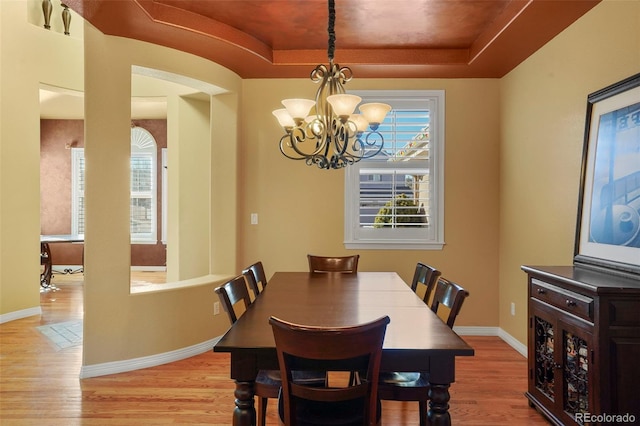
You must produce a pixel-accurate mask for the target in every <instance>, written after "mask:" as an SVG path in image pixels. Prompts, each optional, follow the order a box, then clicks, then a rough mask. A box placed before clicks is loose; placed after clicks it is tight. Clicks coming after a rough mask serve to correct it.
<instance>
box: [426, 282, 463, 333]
mask: <svg viewBox="0 0 640 426" xmlns="http://www.w3.org/2000/svg"><path fill="white" fill-rule="evenodd" d="M467 296H469V292H468V291H467V290H465V289H464V288H462V287H460V286H459V285H458V284H456V283H454V282H452V281H449V280H447V279H445V278H440V279H438V282H437V283H436V288H435V290H434V294H433V300H432V301H431V310H432V311H433V312H435V313H438V308H439V307H440V305H443V306H446V307H447V308H449V316H448V317H447V321H446V322H447V325H448V326H449V327H450V328H453V323H454V322H455V321H456V317H457V316H458V314H459V313H460V308H462V303H463V302H464V299H465V298H466V297H467Z"/></svg>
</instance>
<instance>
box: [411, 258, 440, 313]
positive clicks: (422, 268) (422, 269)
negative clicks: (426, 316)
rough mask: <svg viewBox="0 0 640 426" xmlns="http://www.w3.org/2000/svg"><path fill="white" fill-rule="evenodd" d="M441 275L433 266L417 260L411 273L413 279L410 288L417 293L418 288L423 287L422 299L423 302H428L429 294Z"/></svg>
mask: <svg viewBox="0 0 640 426" xmlns="http://www.w3.org/2000/svg"><path fill="white" fill-rule="evenodd" d="M441 275H442V272H440V271H439V270H437V269H436V268H434V267H433V266H429V265H425V264H424V263H421V262H418V263H417V264H416V270H415V272H414V274H413V280H412V281H411V290H413V292H414V293H416V294H418V291H419V289H420V288H422V287H424V295H423V296H422V300H423V301H424V303H427V304H428V303H429V301H430V300H431V294H432V293H433V289H434V288H435V287H436V283H437V282H438V278H440V276H441Z"/></svg>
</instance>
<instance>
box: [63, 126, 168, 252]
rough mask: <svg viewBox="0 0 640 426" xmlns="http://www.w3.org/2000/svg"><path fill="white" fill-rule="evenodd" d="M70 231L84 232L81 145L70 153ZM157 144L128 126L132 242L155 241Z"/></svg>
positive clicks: (149, 136) (82, 152) (83, 166)
mask: <svg viewBox="0 0 640 426" xmlns="http://www.w3.org/2000/svg"><path fill="white" fill-rule="evenodd" d="M71 156H72V158H71V164H72V173H71V179H72V182H71V186H72V206H71V230H72V232H73V233H74V234H84V219H85V216H84V177H85V161H84V148H73V149H72V152H71ZM156 164H157V144H156V141H155V139H154V138H153V136H152V135H151V133H149V132H148V131H147V130H145V129H143V128H142V127H137V126H136V127H132V128H131V210H130V215H131V216H130V217H131V242H132V243H138V244H141V243H142V244H144V243H154V244H155V243H156V242H157V228H158V227H157V216H158V215H157V207H156V206H157V198H158V197H157V189H156V188H157V186H156V185H157V178H156V170H157V167H156Z"/></svg>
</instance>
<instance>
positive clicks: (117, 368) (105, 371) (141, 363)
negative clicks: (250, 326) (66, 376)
mask: <svg viewBox="0 0 640 426" xmlns="http://www.w3.org/2000/svg"><path fill="white" fill-rule="evenodd" d="M221 338H222V336H218V337H215V338H213V339H211V340H207V341H206V342H202V343H198V344H196V345H193V346H189V347H186V348H182V349H176V350H175V351H170V352H165V353H161V354H156V355H151V356H146V357H141V358H134V359H128V360H123V361H114V362H105V363H102V364H94V365H83V366H82V368H81V369H80V378H81V379H87V378H89V377H98V376H106V375H109V374H117V373H124V372H127V371H134V370H140V369H143V368H149V367H156V366H158V365H162V364H168V363H170V362H174V361H180V360H182V359H185V358H189V357H192V356H196V355H200V354H202V353H205V352H207V351H210V350H212V349H213V347H214V346H215V344H216V343H218V341H219V340H220V339H221Z"/></svg>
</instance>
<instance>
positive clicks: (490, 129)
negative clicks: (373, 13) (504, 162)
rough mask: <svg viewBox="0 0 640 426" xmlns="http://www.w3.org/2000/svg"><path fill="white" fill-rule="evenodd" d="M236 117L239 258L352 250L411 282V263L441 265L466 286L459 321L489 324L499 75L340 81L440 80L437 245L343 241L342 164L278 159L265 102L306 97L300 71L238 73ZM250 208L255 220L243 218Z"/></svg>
mask: <svg viewBox="0 0 640 426" xmlns="http://www.w3.org/2000/svg"><path fill="white" fill-rule="evenodd" d="M243 86H244V88H243V103H242V113H241V116H242V117H243V118H245V120H246V121H245V122H246V125H244V126H243V127H242V129H243V130H242V145H241V152H240V158H241V166H240V173H241V176H242V178H241V185H242V186H243V187H244V190H243V191H241V196H242V203H241V208H240V212H241V215H240V218H241V219H240V230H241V240H240V241H241V244H242V247H241V250H240V253H241V254H240V259H241V260H242V263H243V264H249V263H252V262H254V261H256V260H262V262H263V263H264V266H265V268H266V270H267V275H268V276H270V275H272V274H273V273H274V272H276V271H303V270H307V269H308V265H307V258H306V254H307V253H314V254H320V255H332V254H336V255H337V254H348V253H355V252H357V253H360V255H361V259H360V264H359V269H360V270H363V271H385V270H392V271H397V272H398V273H399V274H400V275H401V276H402V278H404V280H405V281H410V280H411V278H412V275H413V271H414V269H415V265H416V262H418V261H422V262H426V263H429V264H432V265H434V266H436V267H437V268H439V269H441V270H442V271H443V273H444V275H446V276H447V277H449V278H451V279H452V280H454V281H458V282H459V283H460V284H461V285H463V286H465V287H466V288H468V289H469V292H470V293H471V297H470V298H469V300H468V302H465V308H464V309H463V312H462V314H461V316H460V317H459V319H458V324H459V325H467V326H469V325H474V326H497V325H498V315H497V301H498V299H497V292H498V257H497V256H498V204H499V200H498V194H499V192H498V183H499V180H498V171H499V162H498V159H499V155H498V154H499V134H498V129H499V127H498V118H499V103H498V101H499V91H498V88H499V82H498V80H492V79H457V80H421V79H416V80H365V79H358V76H357V75H356V76H355V78H354V80H353V81H352V82H349V83H348V86H347V88H348V89H353V90H365V89H405V90H406V89H444V90H445V96H446V101H445V102H446V129H445V138H446V143H445V219H444V221H445V242H446V245H445V247H444V249H443V250H442V251H429V250H357V251H348V250H346V249H345V248H344V245H343V239H344V235H343V233H344V225H343V223H344V171H340V170H339V171H335V170H319V169H317V168H315V167H309V166H307V165H305V164H304V162H302V161H293V160H289V159H286V158H285V157H284V156H283V155H282V154H281V153H280V151H279V149H278V142H279V140H280V137H281V130H280V127H279V125H278V124H277V121H276V120H275V117H273V116H272V115H271V111H272V110H274V109H276V108H280V107H279V105H280V100H282V99H285V98H289V97H305V96H306V97H308V98H313V96H314V95H315V92H314V91H315V90H316V88H317V86H316V85H315V84H313V83H312V82H311V81H310V80H307V79H298V80H246V81H244V83H243ZM251 213H258V217H259V223H258V225H250V224H249V218H250V214H251Z"/></svg>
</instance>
